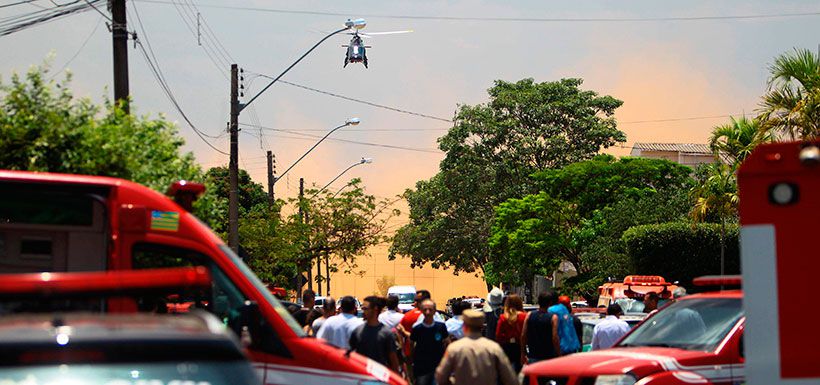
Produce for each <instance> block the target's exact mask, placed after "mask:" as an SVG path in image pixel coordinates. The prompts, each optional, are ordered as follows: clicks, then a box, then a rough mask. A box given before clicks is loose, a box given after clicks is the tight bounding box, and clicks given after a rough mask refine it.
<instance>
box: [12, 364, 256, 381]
mask: <svg viewBox="0 0 820 385" xmlns="http://www.w3.org/2000/svg"><path fill="white" fill-rule="evenodd" d="M0 383H3V384H87V385H111V384H117V385H139V384H198V385H205V384H207V385H223V384H224V385H229V384H230V385H233V384H241V385H244V384H257V383H259V380H258V378H257V377H256V375H255V374H254V372H253V369H252V368H251V367H250V366H249V365H248V363H247V362H243V361H229V362H185V361H180V362H134V363H127V364H100V363H95V364H93V365H86V364H84V365H53V366H34V367H32V366H25V367H7V368H2V369H0Z"/></svg>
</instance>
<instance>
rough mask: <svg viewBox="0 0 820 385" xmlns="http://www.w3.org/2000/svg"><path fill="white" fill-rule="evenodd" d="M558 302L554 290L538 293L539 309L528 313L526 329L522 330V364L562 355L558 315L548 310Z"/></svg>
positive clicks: (525, 322) (525, 323)
mask: <svg viewBox="0 0 820 385" xmlns="http://www.w3.org/2000/svg"><path fill="white" fill-rule="evenodd" d="M557 302H558V301H557V298H556V296H555V293H554V292H552V291H549V292H546V293H541V294H539V295H538V309H536V310H533V311H531V312H530V313H528V314H527V319H526V321H524V329H523V330H522V331H521V364H522V365H526V364H528V363H534V362H538V361H541V360H547V359H550V358H555V357H558V356H559V355H560V353H561V345H560V341H559V339H558V316H557V315H555V314H552V313H550V312H549V311H548V310H547V309H549V307H550V306H552V305H555V304H556V303H557Z"/></svg>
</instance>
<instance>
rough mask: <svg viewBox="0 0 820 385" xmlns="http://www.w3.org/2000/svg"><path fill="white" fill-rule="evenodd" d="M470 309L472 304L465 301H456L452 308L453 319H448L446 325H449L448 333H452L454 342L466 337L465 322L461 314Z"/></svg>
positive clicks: (451, 337) (451, 336)
mask: <svg viewBox="0 0 820 385" xmlns="http://www.w3.org/2000/svg"><path fill="white" fill-rule="evenodd" d="M470 307H471V306H470V304H469V303H468V302H464V301H456V302H455V303H453V305H452V306H451V308H452V309H453V318H450V319H448V320H447V321H446V322H444V324H445V325H447V332H448V333H450V339H451V340H452V341H455V340H457V339H459V338H461V337H464V321H463V320H462V319H461V314H462V313H464V310H467V309H469V308H470Z"/></svg>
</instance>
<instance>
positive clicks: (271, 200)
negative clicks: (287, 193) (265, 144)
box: [268, 150, 275, 207]
mask: <svg viewBox="0 0 820 385" xmlns="http://www.w3.org/2000/svg"><path fill="white" fill-rule="evenodd" d="M274 178H275V176H274V171H273V151H270V150H269V151H268V205H269V206H271V207H273V203H274V202H275V200H274V198H273V181H274Z"/></svg>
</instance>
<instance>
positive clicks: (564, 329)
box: [547, 296, 581, 355]
mask: <svg viewBox="0 0 820 385" xmlns="http://www.w3.org/2000/svg"><path fill="white" fill-rule="evenodd" d="M561 297H565V298H566V299H567V300H569V297H567V296H561ZM560 300H561V298H560V297H559V298H558V302H557V303H556V304H555V305H552V306H550V307H549V309H547V311H549V312H550V313H552V314H555V315H556V316H558V340H559V341H560V345H561V355H565V354H572V353H577V352H579V351H581V340H580V339H578V334H577V333H576V331H575V326H574V325H573V323H572V315H571V314H570V309H571V308H570V309H568V308H567V307H566V306H564V305H563V304H561V303H560Z"/></svg>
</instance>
